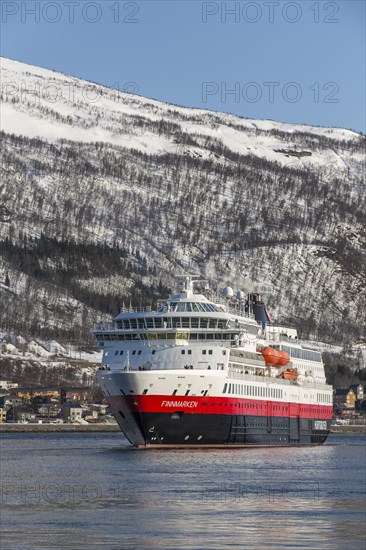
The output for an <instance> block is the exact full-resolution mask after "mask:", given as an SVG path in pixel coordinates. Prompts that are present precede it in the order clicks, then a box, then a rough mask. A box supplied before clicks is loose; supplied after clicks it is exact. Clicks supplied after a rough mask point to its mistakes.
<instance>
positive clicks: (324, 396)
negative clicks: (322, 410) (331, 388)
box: [316, 393, 333, 403]
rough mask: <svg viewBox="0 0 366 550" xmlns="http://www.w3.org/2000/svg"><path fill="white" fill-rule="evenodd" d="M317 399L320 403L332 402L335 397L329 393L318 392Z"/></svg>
mask: <svg viewBox="0 0 366 550" xmlns="http://www.w3.org/2000/svg"><path fill="white" fill-rule="evenodd" d="M316 400H317V402H318V403H332V402H333V397H332V396H331V395H330V394H328V393H317V394H316Z"/></svg>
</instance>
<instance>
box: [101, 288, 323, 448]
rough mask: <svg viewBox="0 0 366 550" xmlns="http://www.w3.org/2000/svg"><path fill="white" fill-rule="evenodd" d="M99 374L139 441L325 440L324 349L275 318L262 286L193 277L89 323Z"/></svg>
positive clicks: (130, 435) (117, 413)
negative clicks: (145, 305)
mask: <svg viewBox="0 0 366 550" xmlns="http://www.w3.org/2000/svg"><path fill="white" fill-rule="evenodd" d="M93 333H94V335H95V338H96V341H97V343H98V345H99V347H100V348H101V349H102V350H103V356H102V363H101V366H100V369H99V371H98V375H97V377H98V382H99V384H100V386H101V389H102V392H103V395H104V396H105V397H106V398H107V400H108V402H109V404H110V407H111V410H112V413H113V415H114V417H115V419H116V420H117V422H118V424H119V426H120V428H121V430H122V432H123V433H124V434H125V436H126V438H127V439H128V440H129V442H130V443H131V444H132V445H133V446H135V447H138V448H141V447H144V448H157V447H159V448H162V447H165V448H169V447H203V446H207V447H238V446H262V445H263V446H272V445H277V446H290V445H314V444H315V445H318V444H322V443H324V441H325V440H326V438H327V436H328V433H329V430H330V422H331V419H332V411H333V392H332V387H331V386H329V385H327V384H326V380H325V373H324V365H323V362H322V358H321V354H320V353H319V352H318V351H315V350H313V349H310V348H307V347H305V346H302V345H301V343H300V341H299V340H298V338H297V334H296V330H295V329H293V328H285V327H278V326H275V325H273V322H272V319H271V316H270V313H269V312H268V310H267V308H266V306H265V304H264V303H263V302H262V301H261V297H260V295H259V294H254V293H251V294H247V295H245V294H244V293H243V292H242V291H238V292H236V293H235V292H234V291H233V289H232V288H230V287H226V288H225V289H224V290H223V293H222V294H221V296H217V295H216V294H214V293H213V292H212V291H209V290H207V291H205V290H203V291H202V294H196V293H195V291H194V281H193V279H192V277H186V278H185V280H184V283H183V285H182V288H181V291H180V292H179V293H177V294H174V295H172V296H171V297H170V298H168V299H167V300H164V301H160V302H159V303H158V307H157V308H156V310H155V311H152V310H151V309H145V310H141V309H133V308H132V307H130V308H127V309H126V308H124V309H123V311H121V313H119V315H117V316H116V317H115V318H114V319H113V322H112V323H111V324H109V325H103V324H100V325H98V326H97V327H96V328H95V329H94V331H93Z"/></svg>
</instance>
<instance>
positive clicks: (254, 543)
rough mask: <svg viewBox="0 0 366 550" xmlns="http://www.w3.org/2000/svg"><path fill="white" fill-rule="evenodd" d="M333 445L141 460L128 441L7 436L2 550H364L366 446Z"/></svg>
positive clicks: (155, 454)
mask: <svg viewBox="0 0 366 550" xmlns="http://www.w3.org/2000/svg"><path fill="white" fill-rule="evenodd" d="M329 443H330V444H328V445H325V446H322V447H307V448H277V449H276V448H272V449H270V448H268V449H248V450H247V449H240V450H239V449H238V450H234V451H227V450H207V449H206V450H205V449H202V450H201V449H199V450H174V451H164V452H162V451H155V450H152V451H148V452H145V451H143V452H140V451H136V450H133V449H130V448H129V447H128V446H127V445H126V444H125V443H124V442H123V441H122V440H121V438H120V436H119V434H106V435H103V434H98V435H97V436H96V435H94V434H59V435H53V434H32V435H30V434H29V435H28V434H26V435H24V434H23V435H21V436H14V435H9V436H6V437H3V441H2V456H1V458H2V468H1V473H2V510H1V511H2V516H1V517H2V546H1V548H2V549H9V550H10V549H11V550H18V549H23V548H25V547H27V548H40V547H42V548H61V549H63V548H76V547H77V548H81V549H88V550H91V549H93V548H98V549H99V548H103V549H104V548H106V549H121V550H122V549H123V550H125V549H129V548H138V549H144V548H154V549H155V548H164V547H167V548H169V549H171V548H177V549H178V548H179V549H183V548H184V549H187V550H189V549H197V548H212V549H216V548H217V549H220V550H221V549H222V548H285V547H287V548H294V547H299V548H301V547H303V548H310V547H311V548H342V549H343V548H345V547H346V546H348V544H349V540H352V547H353V548H356V549H357V548H364V546H365V533H364V529H363V527H362V526H363V525H364V519H365V518H364V495H365V439H364V438H362V437H355V436H352V437H346V436H337V438H333V441H332V440H330V441H329ZM24 541H26V545H24Z"/></svg>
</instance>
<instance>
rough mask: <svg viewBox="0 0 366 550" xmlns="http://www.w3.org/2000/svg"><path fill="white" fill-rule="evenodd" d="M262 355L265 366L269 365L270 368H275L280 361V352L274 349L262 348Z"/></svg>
mask: <svg viewBox="0 0 366 550" xmlns="http://www.w3.org/2000/svg"><path fill="white" fill-rule="evenodd" d="M262 355H263V357H264V360H265V362H266V365H269V366H270V367H274V366H276V365H277V364H278V362H279V359H280V352H279V351H278V349H274V348H264V349H263V350H262Z"/></svg>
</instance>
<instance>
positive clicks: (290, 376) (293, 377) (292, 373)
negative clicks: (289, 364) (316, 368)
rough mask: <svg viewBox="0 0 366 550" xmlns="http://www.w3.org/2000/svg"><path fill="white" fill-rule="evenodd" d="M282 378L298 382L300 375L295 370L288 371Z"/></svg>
mask: <svg viewBox="0 0 366 550" xmlns="http://www.w3.org/2000/svg"><path fill="white" fill-rule="evenodd" d="M282 376H283V378H284V379H285V380H296V378H297V377H298V376H299V373H297V372H296V371H295V370H294V369H287V370H285V371H284V372H283V373H282Z"/></svg>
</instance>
